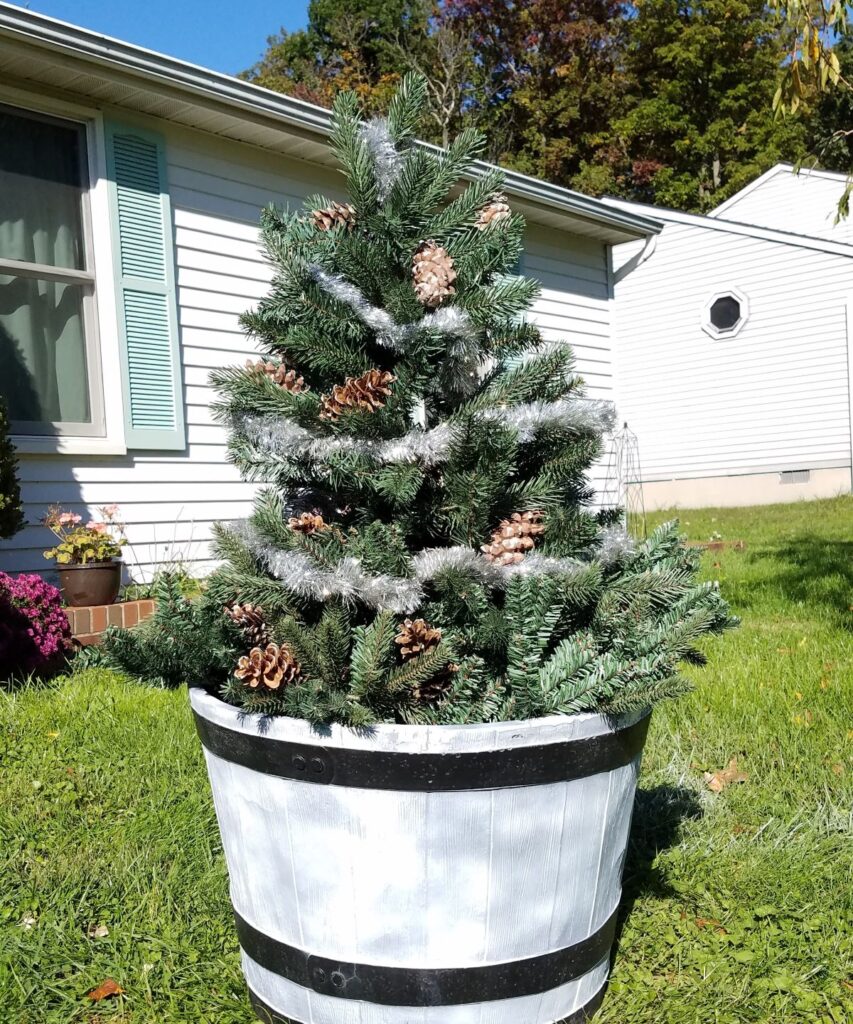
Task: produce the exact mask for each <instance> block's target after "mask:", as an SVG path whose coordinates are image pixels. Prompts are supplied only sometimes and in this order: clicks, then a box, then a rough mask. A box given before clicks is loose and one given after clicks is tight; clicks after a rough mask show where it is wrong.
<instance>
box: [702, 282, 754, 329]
mask: <svg viewBox="0 0 853 1024" xmlns="http://www.w3.org/2000/svg"><path fill="white" fill-rule="evenodd" d="M748 316H749V303H748V302H747V298H746V296H745V295H744V294H743V293H742V292H739V291H736V290H735V289H734V288H732V289H730V290H728V291H725V292H717V293H716V294H715V295H712V296H711V298H710V299H708V301H707V302H706V303H705V308H704V310H703V313H702V328H703V329H704V331H705V332H706V333H707V334H710V335H711V337H713V338H731V337H733V336H734V335H735V334H737V333H738V331H739V330H740V329H741V328H742V327H743V325H744V324H745V323H746V319H747V317H748Z"/></svg>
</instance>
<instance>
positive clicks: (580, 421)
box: [234, 398, 615, 468]
mask: <svg viewBox="0 0 853 1024" xmlns="http://www.w3.org/2000/svg"><path fill="white" fill-rule="evenodd" d="M476 415H477V417H478V418H480V419H483V420H486V421H487V422H489V423H499V424H501V425H502V426H506V427H511V428H514V429H515V430H516V431H517V432H518V439H519V441H521V442H522V443H526V442H529V441H531V440H533V438H535V437H536V435H537V434H538V433H539V432H540V431H541V430H543V429H545V428H547V427H552V426H553V427H562V428H570V429H576V430H592V431H594V432H595V433H597V434H601V433H604V432H605V431H607V430H609V429H610V428H611V427H612V425H613V419H614V415H615V413H614V408H613V404H612V403H611V402H603V401H599V400H589V399H585V398H576V399H560V400H559V401H556V402H539V401H536V402H525V403H523V404H522V405H511V406H504V407H500V408H496V409H483V410H482V411H481V412H479V413H477V414H476ZM234 426H235V428H236V429H237V430H239V431H240V432H241V433H242V434H243V435H244V436H245V437H246V439H247V440H248V442H249V444H250V445H251V446H252V447H253V448H254V449H255V450H256V451H257V452H258V453H259V454H260V455H264V456H276V455H279V456H282V457H285V458H288V459H306V460H308V461H310V462H311V463H313V465H314V466H315V467H321V466H322V465H323V464H324V463H325V462H327V461H328V460H329V458H330V457H331V456H333V455H337V454H339V453H342V452H354V453H356V454H358V455H360V456H362V457H364V458H369V459H372V460H373V461H375V462H376V463H377V464H379V465H393V464H397V463H401V462H418V463H420V465H422V466H424V467H425V468H429V467H431V466H436V465H438V464H440V463H441V462H443V461H444V459H445V458H446V457H447V453H448V451H449V449H450V445H451V443H452V441H453V428H452V426H451V424H450V423H447V422H445V423H440V424H438V426H436V427H433V428H432V429H430V430H422V429H420V428H415V429H414V430H410V431H409V432H408V433H406V434H404V435H403V436H402V437H396V438H391V439H389V440H385V441H372V440H369V439H363V438H354V437H345V436H337V437H330V436H323V435H316V434H312V433H311V432H310V431H309V430H307V429H306V428H305V427H301V426H299V424H298V423H294V422H293V420H289V419H286V418H284V417H279V416H273V415H268V416H242V417H239V418H237V419H236V420H235V423H234Z"/></svg>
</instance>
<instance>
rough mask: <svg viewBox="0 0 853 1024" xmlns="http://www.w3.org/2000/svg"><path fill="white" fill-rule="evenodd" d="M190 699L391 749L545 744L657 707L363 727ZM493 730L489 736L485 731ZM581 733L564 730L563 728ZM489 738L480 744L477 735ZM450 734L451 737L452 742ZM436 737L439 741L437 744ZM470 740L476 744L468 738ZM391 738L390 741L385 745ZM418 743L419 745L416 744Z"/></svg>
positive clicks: (239, 724)
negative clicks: (547, 737)
mask: <svg viewBox="0 0 853 1024" xmlns="http://www.w3.org/2000/svg"><path fill="white" fill-rule="evenodd" d="M188 690H189V697H190V704H191V706H192V709H193V711H194V712H195V713H196V714H201V715H202V716H203V717H205V718H208V719H210V720H212V721H214V722H217V723H219V724H221V725H227V728H230V729H234V730H235V731H238V732H245V733H248V734H250V735H256V736H269V737H272V738H277V739H292V740H298V741H299V742H301V743H309V744H310V743H316V744H317V745H318V746H327V745H329V744H333V745H335V746H346V747H352V748H359V747H361V748H362V749H366V750H377V749H383V747H384V749H386V750H393V751H398V750H401V749H406V750H409V751H411V752H419V753H425V752H427V751H428V750H431V751H432V752H442V753H445V752H446V753H451V752H455V751H460V750H477V749H481V750H488V749H493V747H494V743H495V742H496V741H500V742H501V743H504V742H505V744H506V746H526V745H531V746H539V745H540V744H542V743H543V742H548V741H543V739H542V736H543V735H551V736H554V739H553V740H551V741H550V742H557V741H558V740H559V739H562V740H565V739H572V738H577V739H581V738H583V737H586V736H597V735H600V734H602V733H607V732H616V731H618V730H619V729H623V728H625V727H627V726H630V725H633V724H634V723H636V722H638V721H640V720H641V719H644V718H647V717H648V716H649V715H650V714H651V710H652V709H651V708H640V709H638V710H636V711H628V712H623V713H620V714H615V715H609V714H605V713H602V712H596V711H582V712H578V713H576V714H572V715H543V716H541V717H538V718H520V719H511V720H509V721H506V722H469V723H466V724H464V725H457V724H451V723H448V724H442V725H419V724H413V723H408V722H399V723H398V722H394V723H392V722H378V723H375V724H373V725H370V726H366V727H364V728H363V729H357V728H354V727H351V726H347V725H340V724H337V723H334V724H332V725H328V726H318V725H314V724H313V723H311V722H309V721H308V720H307V719H303V718H293V717H291V716H289V715H262V714H259V713H257V712H248V711H244V710H242V709H241V708H238V707H237V706H236V705H234V704H229V703H228V702H227V701H225V700H223V699H222V698H221V697H218V696H217V695H216V694H215V693H212V692H211V690H210V689H209V688H208V687H205V686H201V685H192V686H190V687H188ZM485 733H487V734H488V736H485V735H484V734H485ZM564 733H565V734H576V735H563V734H564ZM478 738H479V739H481V740H483V744H482V745H478V743H477V740H478ZM448 740H449V741H450V743H449V744H448ZM430 741H435V746H432V745H431V743H430ZM466 741H470V745H467V744H466ZM384 744H387V745H384ZM415 744H417V745H415Z"/></svg>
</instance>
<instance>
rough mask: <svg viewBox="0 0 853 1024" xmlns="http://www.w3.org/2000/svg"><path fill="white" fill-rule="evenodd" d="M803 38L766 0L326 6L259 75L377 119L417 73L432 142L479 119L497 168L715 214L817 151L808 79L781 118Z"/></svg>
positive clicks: (337, 0)
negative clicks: (345, 98) (351, 96)
mask: <svg viewBox="0 0 853 1024" xmlns="http://www.w3.org/2000/svg"><path fill="white" fill-rule="evenodd" d="M793 31H794V30H793V28H792V27H791V26H790V25H789V24H787V23H786V22H785V20H784V19H782V18H780V17H778V16H777V15H775V14H774V13H773V12H772V11H771V10H769V9H768V6H767V5H766V4H765V3H764V0H734V2H732V3H729V2H726V0H707V2H706V3H704V4H701V5H698V6H697V5H694V4H688V3H686V0H643V2H642V3H634V4H630V3H624V2H621V0H577V2H574V3H571V4H568V3H564V2H563V0H312V2H311V3H310V5H309V7H308V24H307V26H306V28H305V29H303V30H301V31H299V32H294V33H290V34H287V33H283V32H282V33H280V34H278V35H275V36H272V37H270V39H269V41H268V46H267V49H266V51H265V52H264V54H263V56H262V58H261V59H260V61H259V62H258V63H257V64H256V65H255V66H254V67H253V68H252V69H250V70H249V71H247V72H246V73H245V77H246V78H248V79H250V80H251V81H254V82H257V83H258V84H260V85H264V86H267V87H268V88H271V89H277V90H280V91H282V92H287V93H290V94H291V95H294V96H297V97H299V98H302V99H306V100H310V101H311V102H315V103H319V104H321V105H323V106H327V107H330V106H331V105H332V102H333V101H334V97H335V96H336V95H337V94H338V93H339V92H341V91H347V90H350V91H354V92H355V93H356V94H357V95H358V97H359V99H360V101H361V102H362V104H363V106H364V108H365V110H366V111H367V112H368V113H375V112H379V111H381V110H383V109H385V107H386V106H387V103H388V101H389V98H390V96H391V94H392V93H393V91H394V89H395V88H396V87H397V85H398V84H399V81H400V79H401V76H402V75H403V74H404V73H405V72H406V71H411V70H413V71H416V72H419V73H420V74H421V75H423V76H424V77H425V80H426V82H427V107H426V111H425V120H424V124H423V128H422V131H423V132H424V134H425V136H426V138H427V139H428V140H429V141H432V142H436V143H439V144H441V145H446V144H447V143H448V141H449V140H450V138H452V136H453V135H455V134H456V133H458V132H459V131H460V130H462V129H463V128H465V127H474V128H477V129H478V130H479V131H481V132H482V133H483V134H484V135H485V137H486V139H487V143H486V149H485V152H484V156H485V157H486V158H487V159H489V160H491V161H493V162H498V163H501V164H504V165H505V166H508V167H511V168H514V169H516V170H520V171H523V172H525V173H527V174H532V175H535V176H538V177H542V178H545V179H547V180H550V181H553V182H556V183H557V184H561V185H567V186H569V187H572V188H577V189H579V190H581V191H583V192H587V193H589V194H593V195H600V194H605V193H606V194H614V195H621V196H624V197H626V198H633V199H639V200H641V201H644V202H652V203H659V204H661V205H667V206H673V207H678V208H682V209H687V210H703V209H708V208H710V207H712V206H715V205H716V204H718V203H719V202H721V201H722V200H723V199H725V198H726V197H727V196H729V195H731V194H732V193H733V192H735V191H736V190H737V189H738V188H740V187H742V185H744V184H745V183H746V182H747V181H749V180H750V179H751V178H753V177H755V175H757V174H758V173H761V172H762V171H764V170H766V169H767V168H768V167H770V166H771V165H772V164H773V163H775V162H778V161H779V160H787V161H791V162H795V161H797V160H798V159H800V158H801V157H803V156H804V155H805V154H806V153H808V151H809V144H810V140H812V139H813V138H814V136H815V129H814V127H813V126H812V123H811V122H812V121H813V120H814V119H815V118H819V117H820V112H819V110H818V106H817V105H816V104H815V103H813V102H812V101H811V98H812V97H813V96H814V93H815V90H814V88H813V87H812V86H811V85H810V84H809V83H808V82H807V81H806V78H807V76H805V75H804V76H803V80H804V82H805V85H804V88H803V90H802V96H801V97H800V98H799V99H798V104H799V109H798V111H797V116H796V117H788V118H774V117H773V115H772V111H771V104H772V100H773V95H774V91H775V90H776V88H777V85H778V84H779V81H780V78H782V77H784V76H785V75H786V74H787V75H788V77H790V67H791V60H790V54H791V39H792V33H793ZM786 61H787V63H786ZM786 69H787V72H786ZM823 109H824V113H825V112H826V105H825V104H824V107H823ZM824 134H825V132H824ZM835 148H836V149H838V148H839V146H838V145H836V147H835Z"/></svg>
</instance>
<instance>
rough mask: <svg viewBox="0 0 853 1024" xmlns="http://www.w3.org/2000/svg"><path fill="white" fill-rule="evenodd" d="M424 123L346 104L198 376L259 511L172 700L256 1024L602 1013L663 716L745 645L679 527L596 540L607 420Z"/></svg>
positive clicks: (410, 114) (485, 213) (464, 157)
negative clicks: (722, 654) (236, 364)
mask: <svg viewBox="0 0 853 1024" xmlns="http://www.w3.org/2000/svg"><path fill="white" fill-rule="evenodd" d="M424 93H425V84H424V82H423V81H422V80H421V79H419V78H417V77H415V76H407V77H406V78H405V79H404V81H403V83H402V86H401V89H400V91H399V92H398V94H397V95H396V97H395V98H394V100H393V101H392V103H391V106H390V111H389V115H388V117H387V119H385V118H375V119H373V120H371V121H368V122H367V123H364V122H363V121H362V120H361V118H360V113H359V110H358V107H357V103H356V100H355V99H354V97H353V96H352V95H348V94H341V95H340V96H339V97H338V99H337V101H336V104H335V111H334V131H333V136H332V138H333V144H334V148H335V151H336V154H337V157H338V159H339V161H340V163H341V165H342V166H343V168H344V171H345V173H346V175H347V181H348V186H349V202H347V203H341V202H334V201H331V200H329V199H325V198H323V197H319V196H318V197H314V198H313V199H311V200H309V201H308V203H307V205H306V210H305V212H297V213H292V214H288V213H284V212H281V211H276V210H273V209H271V210H268V211H267V212H266V213H265V215H264V220H263V231H264V239H265V243H266V249H267V252H268V254H269V258H270V260H271V261H272V262H273V263H274V265H275V269H276V273H275V276H274V283H273V287H272V291H271V293H270V294H269V296H268V297H267V298H266V299H264V300H263V301H262V302H261V304H260V306H259V308H258V309H257V310H256V311H255V312H252V313H250V314H247V315H246V316H245V317H244V325H245V327H246V328H247V329H248V331H249V332H250V333H251V334H252V335H253V336H254V338H255V339H256V341H257V342H259V343H260V345H261V346H262V348H263V349H264V350H265V351H266V353H267V355H266V356H265V357H264V358H262V359H260V360H258V361H256V362H250V363H249V364H248V365H247V366H246V367H245V368H233V369H226V370H222V371H218V372H216V373H215V374H214V377H213V381H214V384H215V385H216V386H217V387H218V388H219V390H220V393H221V401H220V404H219V406H218V410H217V412H218V415H219V416H220V418H221V419H222V421H223V422H225V423H226V424H227V425H228V427H229V431H230V434H229V447H230V454H231V457H232V459H233V461H234V462H235V463H236V464H237V465H238V466H239V467H240V468H241V470H242V472H243V474H244V476H245V477H246V478H247V479H251V480H256V481H261V482H263V483H264V484H265V485H266V486H265V487H264V488H263V489H261V490H260V492H259V495H258V497H257V499H256V504H255V508H254V512H253V514H252V516H251V518H250V519H249V520H248V521H247V522H244V523H236V524H231V525H229V526H224V525H223V526H221V527H219V528H218V529H217V531H216V536H217V541H216V543H217V551H218V554H219V556H220V557H221V558H222V559H223V565H222V566H221V567H220V568H219V569H218V570H217V571H216V572H215V573H214V574H213V575H212V577H211V578H210V580H209V584H208V586H207V588H206V591H205V595H204V598H203V601H204V606H199V608H198V609H197V614H198V615H199V617H200V618H199V620H198V621H202V619H203V618H204V609H205V608H206V609H207V612H208V614H209V621H210V623H211V630H212V632H211V640H210V642H209V644H207V648H208V650H209V652H210V654H209V664H210V665H213V664H214V663H216V660H217V659H224V660H225V661H228V658H229V657H230V659H231V660H230V668H229V670H228V674H227V678H224V679H215V678H211V679H210V680H209V682H208V685H207V686H196V687H193V688H192V689H191V691H190V692H191V701H192V706H193V710H194V713H195V717H196V722H197V726H198V731H199V734H200V737H201V741H202V744H203V746H204V750H205V756H206V761H207V767H208V772H209V776H210V781H211V786H212V789H213V797H214V802H215V805H216V812H217V815H218V819H219V826H220V829H221V833H222V840H223V846H224V850H225V856H226V859H227V863H228V869H229V873H230V879H231V897H232V901H233V904H234V910H235V915H236V921H237V931H238V935H239V939H240V944H241V946H242V950H243V966H244V971H245V975H246V978H247V981H248V984H249V988H250V992H251V998H252V1001H253V1003H254V1005H255V1007H256V1009H257V1012H258V1015H259V1016H260V1017H261V1019H263V1020H265V1021H281V1022H283V1021H285V1020H292V1021H297V1022H306V1024H307V1022H319V1021H324V1022H325V1021H329V1022H331V1021H335V1022H337V1021H344V1020H354V1019H356V1018H357V1019H358V1020H359V1021H361V1022H362V1024H380V1022H383V1024H390V1022H393V1024H410V1022H411V1021H412V1020H418V1021H421V1022H430V1024H432V1022H442V1024H445V1022H447V1021H449V1020H453V1021H454V1022H458V1024H469V1022H470V1024H474V1022H479V1021H482V1020H485V1019H488V1020H489V1021H491V1022H494V1024H510V1022H511V1024H519V1022H523V1024H551V1022H555V1021H558V1020H570V1021H580V1020H582V1019H585V1018H586V1017H587V1016H588V1015H589V1014H591V1013H592V1012H593V1010H594V1009H595V1007H596V1006H597V1004H598V1002H599V1001H600V1000H601V998H602V994H603V991H604V986H605V983H606V980H607V976H608V969H609V955H610V947H611V943H612V939H613V934H614V927H615V915H616V910H617V906H618V903H619V896H620V884H621V870H622V863H623V859H624V856H625V850H626V844H627V838H628V830H629V825H630V817H631V809H632V805H633V798H634V793H635V788H636V782H637V773H638V769H639V761H640V756H641V752H642V748H643V743H644V739H645V735H646V730H647V728H648V723H649V711H650V708H651V706H652V705H653V704H654V702H655V701H657V700H660V699H662V698H664V697H670V696H674V695H676V694H678V693H681V692H683V691H684V690H685V689H686V688H687V686H688V684H687V682H686V681H685V680H684V678H683V677H682V676H681V675H679V673H678V663H679V662H680V661H682V660H685V659H686V660H688V661H691V662H700V661H701V658H702V656H701V654H700V653H699V652H698V651H697V650H696V647H695V645H696V643H697V641H698V640H699V639H700V638H701V637H702V636H703V635H704V634H706V633H717V632H720V631H722V630H723V629H725V628H727V627H729V626H731V625H733V624H734V620H733V619H732V618H731V617H730V616H729V614H728V609H727V606H726V604H725V602H724V601H723V600H722V598H721V597H720V594H719V592H718V589H717V588H716V586H714V585H711V584H697V582H696V567H697V559H698V555H696V554H695V553H693V552H690V551H688V550H685V548H684V547H683V546H682V545H681V543H680V541H679V539H678V536H677V530H676V524H667V525H666V526H664V527H661V528H660V529H658V530H656V531H655V532H654V534H653V535H652V536H651V537H650V538H649V539H648V540H647V541H645V542H643V543H641V544H639V545H634V544H633V543H632V542H631V541H630V540H629V538H628V537H627V536H626V534H625V532H624V531H623V530H622V528H621V527H620V525H619V523H618V517H614V516H613V515H612V514H610V513H606V512H600V511H597V510H596V508H595V506H594V504H593V493H592V491H591V489H590V487H589V485H588V483H587V480H586V475H585V474H586V472H587V470H588V469H589V467H590V465H591V464H592V463H593V461H594V460H595V459H596V458H597V457H598V455H599V454H600V452H601V450H602V442H601V438H602V434H603V433H604V432H605V431H606V430H608V429H609V428H610V426H611V424H612V410H611V408H610V406H609V405H608V404H607V403H603V402H597V401H593V400H589V399H587V398H586V397H584V394H583V390H582V384H581V382H580V381H579V380H578V378H577V377H576V376H575V375H574V374H573V373H572V370H571V353H570V352H569V350H568V348H567V347H565V346H556V345H554V344H552V343H546V342H545V341H544V340H543V339H542V337H541V335H540V334H539V331H538V330H537V328H536V327H535V326H534V324H533V323H532V322H530V321H529V320H527V319H525V317H524V312H525V310H527V309H528V308H529V307H530V305H531V303H532V301H533V299H534V297H535V295H536V293H537V286H536V284H535V283H534V282H532V281H530V280H527V279H525V278H523V277H519V276H516V275H514V273H513V268H514V267H515V266H516V264H517V261H518V259H519V256H520V254H521V252H522V233H523V220H522V218H521V217H520V216H519V215H518V214H517V213H514V212H513V211H512V210H511V209H510V207H509V205H508V202H507V199H506V197H505V196H503V195H502V193H501V192H500V186H501V175H500V173H499V172H498V171H496V170H486V171H482V170H480V171H478V172H477V174H476V176H475V180H474V183H473V184H469V185H468V186H467V188H465V189H463V190H462V191H460V192H454V191H453V189H454V186H455V185H456V183H457V181H458V179H459V177H460V176H461V175H463V174H464V173H465V172H466V170H468V169H469V167H470V164H471V162H472V160H473V158H474V157H475V156H476V155H477V154H478V152H479V151H480V149H481V147H482V139H481V138H480V137H479V136H478V135H477V134H476V133H474V132H471V131H465V132H463V133H462V135H461V136H460V137H459V138H458V139H457V140H456V141H455V142H454V143H453V144H452V145H451V146H450V147H449V149H448V150H447V151H446V152H445V153H437V152H432V151H430V150H428V149H426V148H423V147H420V146H419V145H417V144H416V143H415V141H414V131H415V126H416V124H417V120H418V112H419V110H420V109H421V106H422V104H423V101H424ZM222 630H224V631H225V633H224V634H221V633H220V632H217V631H222ZM223 635H227V636H228V637H230V640H228V641H227V642H226V641H224V640H223V639H222V636H223ZM193 636H194V643H195V640H196V639H197V637H196V633H195V632H194V634H193ZM229 643H230V645H231V646H230V648H229V646H228V644H229ZM193 650H197V644H196V645H195V646H194V647H193ZM229 650H230V655H228V651H229ZM223 652H225V653H224V654H223ZM202 667H203V666H202V665H201V663H198V664H194V665H193V667H192V668H191V669H190V672H191V673H192V676H195V677H197V675H198V673H199V671H200V670H201V669H202Z"/></svg>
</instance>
